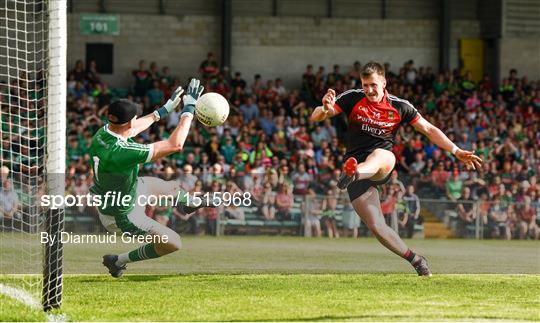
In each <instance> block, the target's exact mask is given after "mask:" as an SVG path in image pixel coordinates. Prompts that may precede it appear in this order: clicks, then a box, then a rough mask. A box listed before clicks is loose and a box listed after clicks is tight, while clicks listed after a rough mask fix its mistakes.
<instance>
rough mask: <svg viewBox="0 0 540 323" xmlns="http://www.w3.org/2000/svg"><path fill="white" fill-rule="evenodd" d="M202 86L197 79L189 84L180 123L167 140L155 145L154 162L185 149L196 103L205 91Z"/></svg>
mask: <svg viewBox="0 0 540 323" xmlns="http://www.w3.org/2000/svg"><path fill="white" fill-rule="evenodd" d="M200 84H201V82H200V81H199V80H198V79H195V78H194V79H192V80H191V82H190V83H189V86H188V89H187V93H186V96H185V97H184V109H182V114H181V115H180V122H179V123H178V125H177V126H176V128H175V129H174V131H173V132H172V134H171V136H170V137H169V138H168V139H167V140H162V141H158V142H156V143H154V155H153V156H152V161H156V160H158V159H160V158H162V157H165V156H168V155H170V154H173V153H176V152H179V151H181V150H182V149H183V148H184V143H185V142H186V138H187V136H188V133H189V128H190V127H191V121H192V120H193V114H194V113H195V103H197V100H198V99H199V97H200V96H201V94H202V92H203V90H204V87H203V86H202V85H200Z"/></svg>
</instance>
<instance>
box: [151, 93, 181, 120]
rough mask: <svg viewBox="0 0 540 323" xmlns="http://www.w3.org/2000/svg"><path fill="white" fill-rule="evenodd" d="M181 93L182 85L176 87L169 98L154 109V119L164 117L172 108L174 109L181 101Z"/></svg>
mask: <svg viewBox="0 0 540 323" xmlns="http://www.w3.org/2000/svg"><path fill="white" fill-rule="evenodd" d="M182 93H184V89H182V86H179V87H177V88H176V90H175V91H174V92H173V94H172V95H171V97H170V99H169V100H168V101H167V102H166V103H165V104H164V105H163V106H162V107H160V108H159V109H157V110H156V111H154V116H155V119H156V121H159V120H161V119H162V118H165V117H166V116H167V115H168V114H169V113H170V112H171V111H172V110H175V109H176V108H177V107H178V105H179V104H180V101H181V97H182Z"/></svg>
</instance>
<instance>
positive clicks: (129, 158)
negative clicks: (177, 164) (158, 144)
mask: <svg viewBox="0 0 540 323" xmlns="http://www.w3.org/2000/svg"><path fill="white" fill-rule="evenodd" d="M117 144H118V153H117V155H116V156H115V157H116V158H117V159H118V162H119V164H120V165H126V166H128V165H134V164H144V163H147V162H149V161H150V160H151V159H152V156H153V154H154V145H152V144H151V145H143V144H139V143H136V142H129V141H128V142H125V141H118V143H117Z"/></svg>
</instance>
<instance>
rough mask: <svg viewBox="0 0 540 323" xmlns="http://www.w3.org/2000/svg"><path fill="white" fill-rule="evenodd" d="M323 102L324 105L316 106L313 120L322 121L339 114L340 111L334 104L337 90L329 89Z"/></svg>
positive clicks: (312, 116) (312, 115)
mask: <svg viewBox="0 0 540 323" xmlns="http://www.w3.org/2000/svg"><path fill="white" fill-rule="evenodd" d="M322 103H323V105H321V106H318V107H316V108H315V110H313V113H312V114H311V120H313V121H315V122H320V121H324V120H326V119H328V118H332V117H333V116H335V115H337V114H338V112H337V111H336V110H335V109H334V104H335V103H336V91H334V90H333V89H328V91H327V92H326V94H325V95H324V96H323V99H322Z"/></svg>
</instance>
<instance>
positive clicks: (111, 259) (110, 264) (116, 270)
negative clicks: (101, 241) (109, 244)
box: [103, 255, 127, 278]
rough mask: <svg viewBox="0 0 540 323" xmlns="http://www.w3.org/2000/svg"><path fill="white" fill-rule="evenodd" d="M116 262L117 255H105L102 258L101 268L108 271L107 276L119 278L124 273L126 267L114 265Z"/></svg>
mask: <svg viewBox="0 0 540 323" xmlns="http://www.w3.org/2000/svg"><path fill="white" fill-rule="evenodd" d="M117 260H118V256H117V255H105V256H103V266H105V267H107V268H108V269H109V274H111V276H113V277H114V278H120V277H121V276H122V274H123V273H124V270H126V268H127V267H126V265H123V266H121V267H119V266H117V265H116V261H117Z"/></svg>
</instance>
